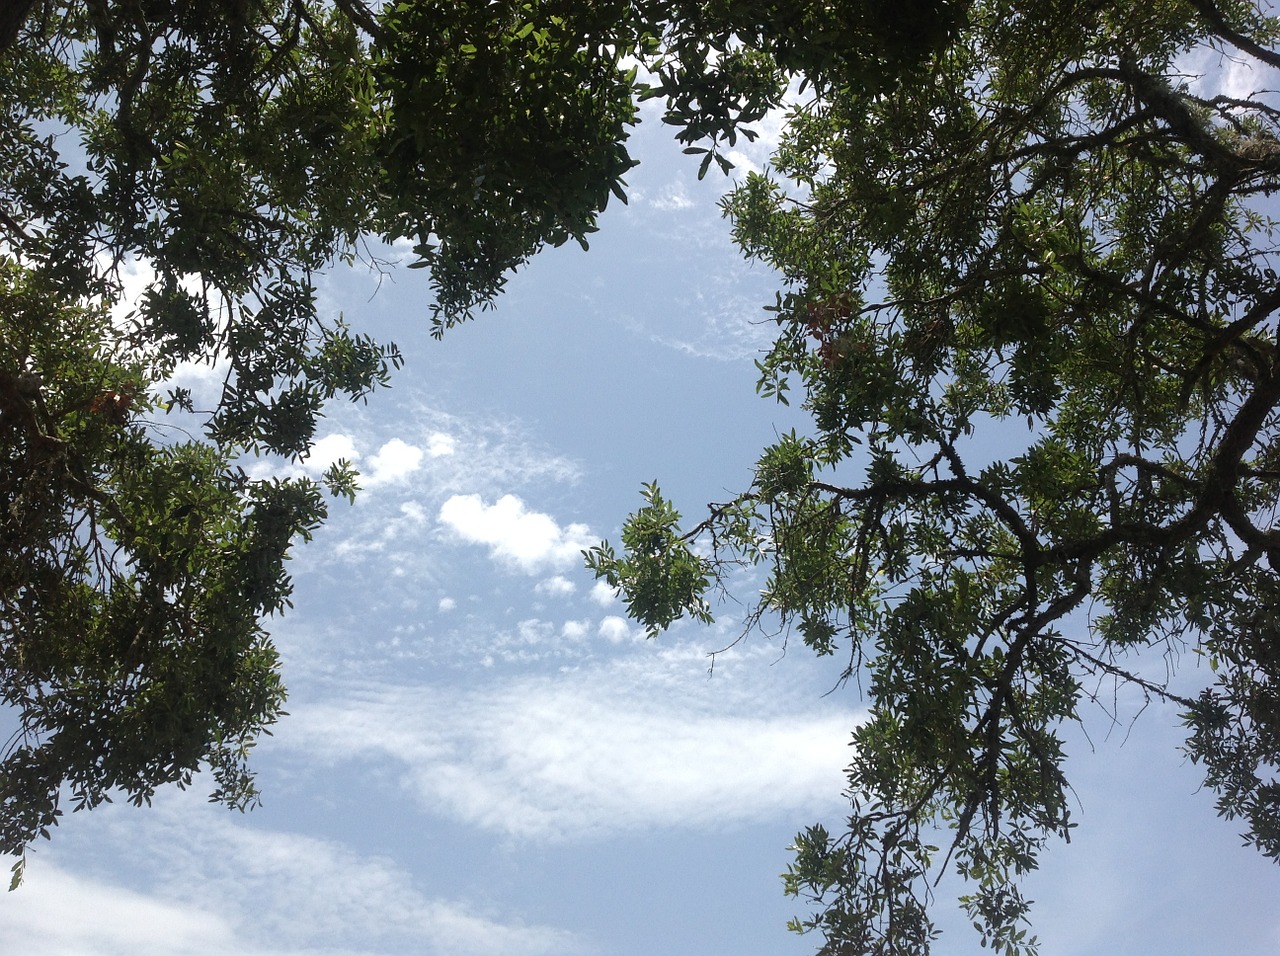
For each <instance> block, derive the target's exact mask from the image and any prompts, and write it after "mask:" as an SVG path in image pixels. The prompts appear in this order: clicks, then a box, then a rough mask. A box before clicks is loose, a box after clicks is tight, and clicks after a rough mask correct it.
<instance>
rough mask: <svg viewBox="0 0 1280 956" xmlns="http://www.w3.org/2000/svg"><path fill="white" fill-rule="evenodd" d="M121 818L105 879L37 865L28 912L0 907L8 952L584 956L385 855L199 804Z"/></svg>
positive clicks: (175, 799) (559, 935) (105, 836)
mask: <svg viewBox="0 0 1280 956" xmlns="http://www.w3.org/2000/svg"><path fill="white" fill-rule="evenodd" d="M121 810H122V811H123V812H118V811H117V812H115V813H112V812H111V810H107V811H105V812H104V811H102V810H100V811H98V813H97V814H96V815H97V816H98V817H99V819H98V820H97V821H95V822H96V823H97V824H98V826H99V827H100V832H99V833H98V835H97V839H98V841H101V842H100V844H99V845H102V843H105V844H106V845H107V846H108V847H110V846H111V845H112V844H117V846H116V847H115V848H116V850H117V851H119V852H117V853H110V852H108V854H107V855H108V856H110V857H113V858H114V859H113V861H112V862H111V863H110V864H108V866H107V868H106V873H105V874H104V875H106V877H107V881H104V880H100V879H98V880H95V879H91V878H86V877H83V876H79V875H71V874H69V873H66V872H64V871H62V870H60V869H58V868H56V867H55V866H52V865H50V864H48V863H46V862H45V861H44V860H40V859H36V860H33V862H32V865H31V866H30V867H29V869H28V878H27V881H26V883H24V885H23V886H22V887H20V888H19V890H18V891H17V893H16V894H15V896H13V897H10V900H11V901H20V902H21V904H22V905H20V906H9V907H3V908H0V951H4V952H15V953H16V952H21V953H25V954H31V956H82V954H85V953H126V952H127V953H131V954H132V953H141V954H152V953H154V954H157V956H159V954H166V956H168V954H181V956H214V954H219V956H220V954H226V953H236V954H241V956H291V954H296V956H308V954H314V953H317V952H324V953H326V954H330V956H347V954H350V956H356V954H367V953H370V952H374V951H385V952H418V953H431V954H440V956H445V954H447V956H460V954H469V956H499V954H501V956H508V954H512V953H520V954H525V956H545V954H552V953H554V954H557V956H558V954H559V953H561V952H563V951H565V950H566V949H567V950H569V951H575V950H578V949H580V943H579V941H578V940H576V939H574V938H573V937H572V936H571V935H570V934H568V933H565V932H562V931H559V930H555V929H552V928H550V927H541V926H524V925H521V924H519V923H503V922H500V921H498V920H495V919H493V918H490V917H486V916H481V915H478V914H477V913H475V912H472V910H471V909H470V908H469V907H467V906H466V905H464V904H461V903H457V902H453V901H448V900H441V899H432V898H429V897H426V896H424V895H423V894H421V893H420V892H418V891H417V890H416V889H414V888H413V879H412V877H411V876H410V874H409V873H408V872H406V871H405V870H403V869H401V868H400V867H399V866H398V865H396V864H395V863H393V862H391V861H390V860H387V859H385V858H382V857H370V856H361V855H359V854H356V853H354V852H352V851H351V850H349V849H347V848H346V847H344V846H342V845H341V844H338V843H335V842H332V841H328V840H320V839H316V838H313V837H307V836H300V835H297V834H291V833H279V832H272V831H264V830H261V829H255V828H250V827H248V826H245V825H242V824H237V823H235V822H233V818H230V817H228V816H227V815H226V814H225V812H222V811H220V810H218V809H217V808H211V807H208V806H206V805H204V803H203V800H201V799H200V797H199V795H198V794H195V793H191V792H188V793H186V794H181V793H177V794H175V793H172V792H170V793H166V794H165V795H164V796H163V797H162V799H160V800H158V801H157V805H156V806H155V807H154V808H153V809H152V810H149V811H148V817H147V819H146V820H145V822H143V821H138V820H136V819H134V818H133V815H134V814H136V813H137V811H135V810H132V809H131V808H121ZM108 816H110V820H109V821H108V820H105V819H104V818H106V817H108ZM103 823H106V824H107V825H106V826H105V827H104V826H102V824H103ZM140 824H141V825H140ZM122 861H131V862H133V863H134V864H135V865H137V866H139V867H140V869H141V871H142V872H143V874H144V879H143V880H142V882H144V883H146V882H151V883H152V885H151V887H150V891H149V892H148V893H144V892H137V891H127V890H121V889H118V888H116V887H115V886H113V885H112V882H114V881H115V879H116V878H117V877H118V872H117V871H118V865H119V863H121V862H122ZM145 875H151V879H150V880H147V879H146V878H145ZM108 881H110V882H108ZM69 914H74V919H68V915H69Z"/></svg>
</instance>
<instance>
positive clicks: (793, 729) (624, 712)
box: [280, 622, 858, 841]
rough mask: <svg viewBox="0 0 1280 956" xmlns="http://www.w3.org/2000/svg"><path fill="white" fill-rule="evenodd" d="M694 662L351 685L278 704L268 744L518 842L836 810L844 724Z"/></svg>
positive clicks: (847, 723)
mask: <svg viewBox="0 0 1280 956" xmlns="http://www.w3.org/2000/svg"><path fill="white" fill-rule="evenodd" d="M533 630H537V629H536V628H534V629H533ZM571 630H572V632H573V636H574V637H575V638H576V639H583V638H585V636H586V635H587V630H586V628H585V627H583V626H582V625H581V624H579V623H578V622H574V623H573V626H572V628H571ZM602 630H603V629H602ZM543 636H544V637H550V635H549V634H548V635H543ZM606 636H609V635H606ZM599 639H600V638H597V640H599ZM646 650H649V648H646ZM646 657H648V660H646V659H645V658H646ZM704 662H705V657H704V656H703V655H702V653H701V652H700V651H696V652H694V651H691V649H689V648H685V647H681V648H675V649H672V650H671V651H670V652H667V653H664V654H661V655H653V654H652V651H649V654H648V655H646V654H645V653H644V652H643V651H638V652H636V653H635V654H634V655H633V656H632V657H628V658H623V659H617V660H613V661H610V662H607V663H605V664H602V665H597V666H593V667H588V668H581V669H573V670H568V671H566V672H564V673H560V674H557V675H555V676H547V677H528V676H526V677H521V678H517V679H513V680H508V681H505V682H497V681H490V682H489V683H488V684H487V685H486V686H484V687H483V688H481V689H478V690H473V691H459V690H457V689H452V688H448V687H439V686H430V687H423V686H400V687H388V686H385V685H374V684H370V685H367V686H365V687H362V688H355V687H351V688H347V689H346V691H345V692H344V693H341V694H338V695H336V696H334V695H330V696H327V697H326V698H325V700H324V701H323V702H317V703H315V704H310V705H308V704H302V705H300V706H295V707H294V708H292V710H293V717H292V719H291V721H290V723H289V724H288V725H287V726H286V727H285V728H283V729H282V732H281V737H280V740H281V742H282V743H283V744H284V745H285V746H288V747H289V748H291V749H295V750H297V751H298V752H300V753H304V754H309V755H310V758H309V759H312V760H314V759H315V758H317V757H318V758H320V759H321V760H323V761H324V762H326V763H332V762H335V761H347V760H357V759H359V760H366V759H370V758H372V759H375V760H379V761H389V762H391V763H392V764H393V765H395V766H398V767H399V771H398V772H399V775H400V778H401V780H402V782H403V784H404V785H405V786H406V787H408V788H409V789H410V790H411V791H412V792H413V793H414V794H415V796H416V797H417V798H418V800H419V802H420V804H421V805H422V806H423V808H424V810H426V811H427V812H430V813H433V814H440V815H443V816H445V817H448V818H450V819H453V820H457V821H459V822H462V823H465V824H468V825H470V826H474V827H477V828H479V829H481V830H485V831H490V832H494V833H497V834H500V835H505V836H509V837H514V838H520V839H534V840H553V841H560V840H565V839H575V838H586V837H597V836H601V835H604V834H608V833H614V832H625V831H636V830H643V829H646V828H651V827H671V828H692V829H697V830H718V829H721V828H724V827H733V826H739V825H743V824H747V823H752V822H757V821H762V820H767V819H773V818H776V817H777V816H779V815H782V816H784V817H787V816H793V815H795V814H797V813H807V812H810V811H812V810H814V809H816V808H824V809H832V808H834V807H838V806H840V805H841V800H840V793H841V791H842V787H843V773H842V770H841V768H842V767H843V766H844V765H845V763H846V762H847V754H848V751H847V744H848V741H849V734H850V731H851V730H852V728H853V726H854V724H855V723H856V721H857V719H858V718H857V715H856V714H855V713H854V712H852V711H849V710H838V709H836V708H834V707H819V706H810V707H809V708H808V709H807V710H806V709H805V708H804V707H803V706H802V707H801V708H799V711H798V712H797V708H795V706H794V704H795V701H794V700H789V699H788V696H787V695H785V694H784V695H782V696H776V695H777V692H776V690H766V689H764V688H763V687H761V686H760V684H759V683H757V681H756V680H754V679H749V680H748V681H747V682H746V683H745V684H744V683H742V682H741V681H740V680H739V681H737V682H735V681H734V680H733V679H732V678H730V679H728V680H726V681H725V682H723V683H721V682H720V681H718V680H715V681H707V680H706V677H705V663H704ZM754 663H755V664H763V661H761V660H757V661H755V662H754ZM717 666H718V667H719V666H721V665H717ZM724 666H728V664H727V663H726V664H725V665H724ZM762 702H768V703H762ZM824 703H825V702H824ZM788 704H791V705H792V706H791V707H790V708H789V709H787V705H788Z"/></svg>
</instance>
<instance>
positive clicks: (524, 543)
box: [439, 495, 596, 574]
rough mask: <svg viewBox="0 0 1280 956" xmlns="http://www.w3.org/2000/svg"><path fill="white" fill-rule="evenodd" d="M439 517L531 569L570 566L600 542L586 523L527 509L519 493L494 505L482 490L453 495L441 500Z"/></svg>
mask: <svg viewBox="0 0 1280 956" xmlns="http://www.w3.org/2000/svg"><path fill="white" fill-rule="evenodd" d="M439 517H440V522H441V523H442V524H444V525H445V526H447V527H448V528H449V529H450V530H451V531H453V533H454V534H456V535H458V536H459V537H460V538H462V539H463V540H464V541H469V542H471V543H472V544H485V545H488V546H489V553H490V555H492V556H493V557H494V558H495V559H497V560H499V561H501V562H503V563H505V564H509V565H512V566H514V567H517V568H519V569H520V570H522V571H524V572H525V573H527V574H536V573H537V572H538V571H540V570H543V569H545V568H565V567H568V566H569V565H571V564H573V563H574V562H576V561H578V560H580V559H581V552H582V551H583V549H585V548H588V547H590V546H591V545H592V544H595V542H596V539H595V538H594V537H593V536H592V535H591V532H590V529H589V528H587V526H586V525H584V524H570V525H567V526H565V527H561V526H560V525H559V524H557V523H556V521H555V519H553V518H552V517H551V516H550V515H546V514H543V513H542V512H540V511H530V510H528V509H527V508H526V507H525V504H524V502H523V501H521V500H520V499H519V498H517V497H516V496H515V495H503V496H502V497H501V498H499V499H498V500H497V501H496V502H494V503H493V504H492V505H487V504H485V503H484V499H482V498H481V497H480V496H479V495H453V496H452V497H451V498H449V499H448V500H447V501H445V503H444V504H443V505H441V506H440V515H439Z"/></svg>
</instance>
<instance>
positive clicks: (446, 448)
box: [427, 432, 458, 458]
mask: <svg viewBox="0 0 1280 956" xmlns="http://www.w3.org/2000/svg"><path fill="white" fill-rule="evenodd" d="M457 450H458V442H457V440H456V439H455V438H454V437H453V436H452V435H448V434H445V433H444V432H432V433H431V434H430V435H428V436H427V454H428V455H430V456H431V457H432V458H443V457H444V456H446V455H452V454H453V453H454V452H455V451H457Z"/></svg>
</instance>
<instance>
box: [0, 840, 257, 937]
mask: <svg viewBox="0 0 1280 956" xmlns="http://www.w3.org/2000/svg"><path fill="white" fill-rule="evenodd" d="M6 903H7V904H8V905H6V906H5V907H3V908H0V950H3V951H4V952H6V953H26V954H29V956H83V954H85V953H131V954H134V953H136V954H139V956H143V954H149V953H155V954H157V956H160V954H164V956H170V954H172V956H187V954H191V956H197V954H208V953H216V952H226V953H230V952H235V951H236V949H237V947H236V946H235V945H234V937H235V934H234V931H233V927H232V925H231V923H230V922H229V921H228V920H227V919H225V918H223V917H221V916H218V915H216V914H214V913H211V912H209V911H208V910H207V909H205V908H203V907H197V906H191V905H187V904H183V903H174V902H168V901H165V900H159V899H153V898H151V897H148V896H146V895H144V894H141V893H136V892H133V891H130V890H125V889H119V888H116V887H113V886H111V885H108V884H104V883H98V882H95V881H93V880H87V879H82V878H80V877H78V876H75V875H73V874H70V873H66V872H63V871H62V870H60V869H58V868H56V867H54V866H51V865H49V864H47V863H45V862H44V861H43V860H40V859H38V858H37V859H33V860H32V861H31V862H30V863H29V865H28V867H27V877H26V881H25V882H24V883H23V885H22V886H21V887H20V888H19V889H18V890H17V891H16V892H15V893H13V894H12V895H10V896H9V898H8V900H6ZM68 917H74V918H68Z"/></svg>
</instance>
